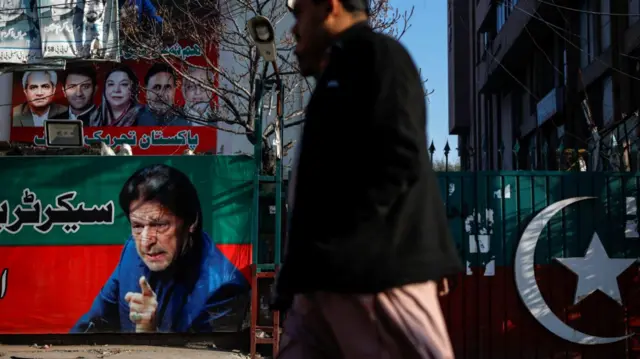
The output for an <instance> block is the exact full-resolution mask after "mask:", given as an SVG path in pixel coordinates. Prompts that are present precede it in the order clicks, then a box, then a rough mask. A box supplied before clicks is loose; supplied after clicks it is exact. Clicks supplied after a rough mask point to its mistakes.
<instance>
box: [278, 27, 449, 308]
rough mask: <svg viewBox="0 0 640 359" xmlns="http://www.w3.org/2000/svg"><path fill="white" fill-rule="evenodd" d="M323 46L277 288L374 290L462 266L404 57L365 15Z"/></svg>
mask: <svg viewBox="0 0 640 359" xmlns="http://www.w3.org/2000/svg"><path fill="white" fill-rule="evenodd" d="M330 51H331V53H330V60H329V63H328V65H327V68H326V69H325V71H324V73H323V74H322V76H321V77H320V79H319V80H318V82H317V84H316V89H315V91H314V93H313V96H312V98H311V100H310V102H309V105H308V107H307V114H306V122H305V128H304V134H303V137H302V142H301V148H300V157H299V162H298V168H297V181H296V182H297V185H296V188H295V203H294V204H293V212H292V214H291V223H290V231H289V238H288V248H287V253H286V254H285V258H284V265H283V266H282V268H281V271H280V274H279V278H278V284H277V286H276V291H277V292H278V293H279V294H280V295H283V296H285V297H290V295H292V294H296V293H308V292H313V291H331V292H342V293H375V292H379V291H383V290H385V289H389V288H392V287H397V286H401V285H405V284H410V283H417V282H423V281H429V280H437V279H440V278H441V277H442V276H444V275H448V274H452V273H455V272H458V271H460V270H461V269H462V267H461V263H460V260H459V258H458V255H457V252H456V250H455V246H454V243H453V241H452V239H451V236H450V233H449V228H448V225H447V218H446V215H445V207H444V202H443V200H442V198H441V196H440V191H439V188H438V183H437V180H436V176H435V173H434V172H433V169H432V168H431V165H430V161H429V155H428V153H427V141H426V106H425V92H424V89H423V85H422V81H421V79H420V75H419V73H418V70H417V68H416V66H415V65H414V63H413V61H412V59H411V57H410V56H409V54H408V52H407V51H406V50H405V48H404V47H403V46H402V45H401V44H400V43H399V42H398V41H396V40H395V39H393V38H391V37H388V36H385V35H382V34H378V33H375V32H373V31H372V30H371V29H370V28H369V27H368V26H367V25H366V23H361V24H357V25H355V26H353V27H352V28H350V29H348V30H347V31H345V32H344V33H343V34H341V35H340V36H339V38H338V39H337V41H336V42H335V44H334V46H333V47H332V48H331V49H330Z"/></svg>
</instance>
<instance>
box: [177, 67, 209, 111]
mask: <svg viewBox="0 0 640 359" xmlns="http://www.w3.org/2000/svg"><path fill="white" fill-rule="evenodd" d="M189 76H191V77H192V78H193V79H195V80H197V81H199V82H198V83H193V82H191V81H189V80H185V82H184V87H185V91H184V99H185V101H186V102H187V103H188V104H190V105H195V104H207V105H208V104H209V103H210V102H211V100H212V99H213V92H211V91H210V90H207V89H205V88H203V87H202V84H205V85H207V86H211V87H213V76H211V74H209V73H208V72H207V70H205V69H200V68H193V69H191V71H189Z"/></svg>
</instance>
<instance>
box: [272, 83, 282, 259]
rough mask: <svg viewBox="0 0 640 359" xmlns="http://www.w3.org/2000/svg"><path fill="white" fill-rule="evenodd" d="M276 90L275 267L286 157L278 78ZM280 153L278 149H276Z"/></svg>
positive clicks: (280, 239) (280, 238)
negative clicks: (277, 137) (283, 163)
mask: <svg viewBox="0 0 640 359" xmlns="http://www.w3.org/2000/svg"><path fill="white" fill-rule="evenodd" d="M276 82H277V84H276V88H277V89H278V102H280V104H279V106H278V109H279V111H278V119H277V122H276V131H277V133H278V135H279V137H280V141H279V143H278V144H277V146H278V148H279V151H280V154H281V156H276V178H275V180H276V194H275V196H276V216H275V217H276V225H275V231H276V233H275V251H274V252H275V258H274V260H275V265H276V266H277V265H280V262H281V260H280V255H281V254H280V252H281V249H282V157H283V156H284V153H283V148H282V141H283V138H284V136H283V132H284V131H283V128H284V126H283V124H284V87H283V85H282V80H280V79H279V78H278V80H276ZM276 151H278V149H276Z"/></svg>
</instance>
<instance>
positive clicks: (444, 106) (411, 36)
mask: <svg viewBox="0 0 640 359" xmlns="http://www.w3.org/2000/svg"><path fill="white" fill-rule="evenodd" d="M390 2H391V5H392V6H395V7H397V8H398V9H399V10H400V11H404V10H408V9H410V8H411V6H413V7H414V11H413V17H412V18H411V22H410V24H411V28H410V29H409V31H408V32H407V33H406V34H405V35H404V36H403V37H402V39H401V42H402V43H403V44H404V46H405V47H406V48H407V49H408V50H409V52H410V53H411V56H412V57H413V60H414V61H415V62H416V64H417V66H418V68H420V69H421V71H422V75H423V77H425V78H427V79H428V80H429V81H428V82H427V88H428V89H429V90H434V91H435V92H434V93H433V94H432V95H431V96H430V99H429V104H428V109H429V114H428V119H429V121H428V124H427V126H428V128H427V136H428V140H429V143H431V141H432V140H433V143H434V145H435V147H436V153H435V154H434V158H437V159H438V158H443V156H444V154H443V153H442V149H443V148H444V145H445V143H446V142H447V140H448V141H449V146H450V147H451V150H452V151H451V154H450V155H449V156H450V158H451V156H452V155H453V156H457V151H456V148H457V147H458V140H457V137H456V136H450V135H449V100H448V98H449V96H448V94H449V90H448V73H447V67H448V64H447V61H448V60H447V0H391V1H390Z"/></svg>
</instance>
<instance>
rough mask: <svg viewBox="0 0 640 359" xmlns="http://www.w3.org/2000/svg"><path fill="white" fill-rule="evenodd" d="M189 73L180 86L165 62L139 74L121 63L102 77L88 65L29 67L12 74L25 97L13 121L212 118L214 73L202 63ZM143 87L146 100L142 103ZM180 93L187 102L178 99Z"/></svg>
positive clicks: (146, 122)
mask: <svg viewBox="0 0 640 359" xmlns="http://www.w3.org/2000/svg"><path fill="white" fill-rule="evenodd" d="M185 72H186V73H187V75H188V78H189V79H191V80H189V79H186V78H185V79H184V81H182V86H178V79H177V77H176V74H175V72H174V71H173V69H172V68H171V66H169V65H167V64H164V63H155V64H154V65H152V66H151V67H149V68H148V70H147V71H146V74H145V75H144V78H141V79H139V78H138V76H137V75H136V74H135V72H134V71H132V69H131V68H130V67H128V66H126V65H123V64H119V65H117V66H116V67H113V68H111V69H109V70H108V71H106V72H105V73H104V77H103V79H104V80H103V81H100V82H99V81H98V78H97V72H96V69H95V68H94V67H93V66H90V65H81V66H73V67H69V68H67V69H66V70H65V71H61V72H55V71H51V70H49V71H26V72H24V73H23V74H22V76H20V78H19V79H14V80H19V81H21V83H20V86H21V87H22V92H23V93H24V101H23V102H21V103H19V104H17V105H16V106H15V107H14V108H13V126H14V127H42V126H43V125H44V121H45V120H47V119H57V120H66V119H70V120H81V121H82V122H83V125H84V126H90V127H102V126H115V127H129V126H198V125H202V124H203V123H204V122H206V121H210V120H211V118H212V117H213V110H212V100H213V93H212V91H210V90H207V88H206V87H210V86H211V85H210V84H213V78H214V77H213V73H212V72H211V71H208V70H206V69H203V68H199V67H189V68H188V69H186V71H185ZM101 75H102V74H101ZM101 77H102V76H101ZM58 84H60V85H61V86H58ZM15 86H18V85H17V84H16V85H15ZM58 91H61V92H62V95H63V96H60V94H59V93H57V92H58ZM143 92H144V95H145V96H144V97H145V98H146V101H145V104H142V103H141V102H140V98H141V95H142V93H143ZM178 92H181V93H182V97H183V98H184V105H178V104H177V103H176V97H177V96H176V95H177V93H178ZM15 95H16V91H14V97H15ZM14 104H15V99H14Z"/></svg>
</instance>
